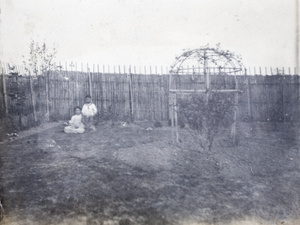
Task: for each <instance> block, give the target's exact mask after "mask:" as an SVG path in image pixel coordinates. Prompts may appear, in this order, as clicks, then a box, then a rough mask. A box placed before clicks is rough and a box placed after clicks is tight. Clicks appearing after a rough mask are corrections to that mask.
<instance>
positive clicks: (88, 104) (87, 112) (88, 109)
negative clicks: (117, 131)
mask: <svg viewBox="0 0 300 225" xmlns="http://www.w3.org/2000/svg"><path fill="white" fill-rule="evenodd" d="M84 101H85V104H84V105H83V107H82V115H83V121H84V124H85V126H86V128H87V129H91V130H93V131H95V130H96V128H95V127H94V116H95V115H96V113H97V108H96V105H95V104H94V103H93V102H92V99H91V96H90V95H87V96H85V99H84Z"/></svg>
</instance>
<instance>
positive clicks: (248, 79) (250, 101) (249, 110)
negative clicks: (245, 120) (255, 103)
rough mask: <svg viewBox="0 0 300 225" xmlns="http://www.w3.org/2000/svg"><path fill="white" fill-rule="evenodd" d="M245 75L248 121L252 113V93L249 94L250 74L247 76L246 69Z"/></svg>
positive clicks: (251, 117)
mask: <svg viewBox="0 0 300 225" xmlns="http://www.w3.org/2000/svg"><path fill="white" fill-rule="evenodd" d="M245 75H246V79H247V81H246V82H247V83H246V85H247V105H248V114H249V117H250V121H252V119H253V115H252V95H251V88H250V76H247V69H246V70H245Z"/></svg>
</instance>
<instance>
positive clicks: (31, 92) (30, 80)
mask: <svg viewBox="0 0 300 225" xmlns="http://www.w3.org/2000/svg"><path fill="white" fill-rule="evenodd" d="M29 85H30V98H31V104H32V113H33V118H34V122H37V117H36V111H35V102H34V99H35V98H34V92H33V84H32V78H31V74H30V73H29Z"/></svg>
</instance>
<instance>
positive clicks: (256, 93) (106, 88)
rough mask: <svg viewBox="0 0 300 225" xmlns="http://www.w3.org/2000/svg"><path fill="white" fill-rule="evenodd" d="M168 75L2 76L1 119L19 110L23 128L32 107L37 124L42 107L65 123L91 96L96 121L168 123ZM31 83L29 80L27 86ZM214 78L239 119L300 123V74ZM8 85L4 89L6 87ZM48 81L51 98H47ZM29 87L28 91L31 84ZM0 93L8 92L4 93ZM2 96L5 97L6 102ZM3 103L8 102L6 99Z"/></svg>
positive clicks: (188, 80)
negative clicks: (234, 98)
mask: <svg viewBox="0 0 300 225" xmlns="http://www.w3.org/2000/svg"><path fill="white" fill-rule="evenodd" d="M169 76H170V75H169V74H165V75H158V74H119V73H113V74H111V73H110V74H108V73H100V72H94V73H87V72H74V71H59V72H52V73H51V74H50V76H49V78H47V77H45V76H42V75H41V76H31V78H30V77H29V76H18V77H16V76H11V75H2V82H1V83H0V91H1V93H0V113H1V114H0V115H1V117H2V118H3V117H5V115H6V111H7V114H8V115H11V116H15V117H16V119H17V120H19V118H18V115H17V114H18V112H19V111H20V110H21V112H22V118H21V121H19V122H21V123H23V124H22V125H23V126H24V127H30V126H31V125H32V124H34V116H33V108H35V111H36V117H37V120H38V121H39V122H43V117H44V115H45V113H46V103H47V101H48V103H49V115H50V119H51V120H52V121H56V120H67V119H69V118H70V116H71V115H72V114H73V108H74V107H75V106H77V105H79V106H82V105H83V103H84V97H85V95H87V94H89V93H90V92H91V95H92V99H93V101H94V103H95V104H96V105H97V107H98V111H99V116H100V119H101V117H102V118H104V117H105V118H108V119H109V116H108V115H107V113H109V114H110V118H114V119H119V120H127V119H130V120H132V119H133V120H138V121H141V120H150V121H168V120H169ZM30 79H32V81H31V82H30ZM173 81H174V82H175V84H176V85H175V86H176V88H177V89H190V90H195V89H199V88H202V89H203V87H204V83H203V77H202V78H201V76H198V77H197V76H194V75H184V76H182V75H180V76H179V75H177V76H174V79H173ZM237 81H238V83H237V84H236V83H235V79H234V77H233V76H226V75H225V76H213V78H212V80H211V82H212V84H211V85H212V86H213V87H215V88H218V89H230V88H235V87H236V85H238V88H239V89H240V90H241V92H240V93H239V119H240V120H250V119H251V120H253V121H272V122H291V121H294V122H299V116H298V115H299V108H300V104H299V88H300V87H299V76H298V75H272V76H263V75H255V76H251V75H248V76H243V75H239V76H237ZM4 82H5V86H6V90H4V89H5V86H4ZM46 82H48V86H49V99H48V100H47V99H46V96H47V95H46V91H47V89H46ZM31 83H32V89H31V88H30V84H31ZM18 91H19V92H20V95H22V93H21V92H22V91H23V92H24V94H25V96H23V97H24V99H25V101H24V105H23V106H21V108H18V107H20V106H19V105H18V100H16V99H15V97H14V96H13V95H11V93H15V92H18ZM4 92H6V93H5V94H4ZM5 96H6V98H5ZM5 99H6V101H5Z"/></svg>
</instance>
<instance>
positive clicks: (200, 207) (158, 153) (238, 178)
mask: <svg viewBox="0 0 300 225" xmlns="http://www.w3.org/2000/svg"><path fill="white" fill-rule="evenodd" d="M150 125H151V124H147V123H139V124H127V125H126V126H123V125H122V124H115V125H112V124H111V123H110V122H106V123H102V124H100V125H98V127H97V132H87V133H84V134H82V135H71V134H64V133H63V132H62V127H60V126H58V127H54V128H51V129H50V130H47V131H44V132H40V133H38V134H32V135H29V136H24V138H20V139H19V140H16V141H14V142H11V143H6V144H2V146H1V149H3V150H1V152H0V156H1V160H2V161H1V162H2V164H1V178H2V182H1V187H0V188H1V189H0V193H1V194H2V195H3V197H4V207H5V218H4V220H3V221H2V222H3V224H106V225H107V224H123V225H124V224H151V225H152V224H247V223H248V224H255V223H256V224H283V223H284V224H296V219H298V218H299V203H300V202H299V197H298V196H299V194H300V171H299V169H300V167H299V162H300V157H299V156H300V155H299V149H298V146H297V143H296V140H295V127H292V128H291V127H289V126H288V125H287V124H278V125H277V126H280V127H279V128H278V127H276V129H275V128H274V127H273V126H272V125H269V124H262V123H255V124H254V123H253V124H240V127H239V145H238V146H232V145H231V144H230V142H226V141H224V140H223V139H218V141H216V142H215V145H214V147H213V151H212V152H203V151H199V147H198V146H197V144H196V143H195V142H193V139H192V138H191V137H190V136H189V135H188V132H186V131H185V130H181V131H180V138H181V140H182V143H180V144H174V143H172V140H171V130H170V128H169V127H162V128H153V129H152V130H151V129H146V128H147V127H149V126H150ZM2 147H3V148H2Z"/></svg>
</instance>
